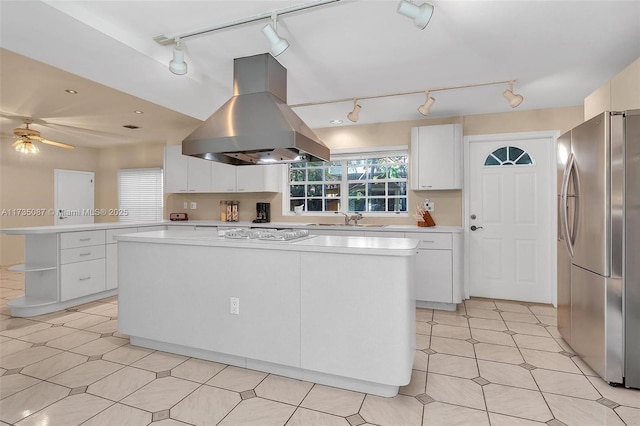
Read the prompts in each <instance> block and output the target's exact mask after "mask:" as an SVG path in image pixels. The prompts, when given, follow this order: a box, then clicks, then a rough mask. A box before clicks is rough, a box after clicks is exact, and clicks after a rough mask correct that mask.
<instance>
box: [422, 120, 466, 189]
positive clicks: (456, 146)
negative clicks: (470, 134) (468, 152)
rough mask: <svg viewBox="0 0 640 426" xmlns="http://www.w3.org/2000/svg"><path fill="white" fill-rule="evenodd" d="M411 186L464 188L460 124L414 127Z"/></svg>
mask: <svg viewBox="0 0 640 426" xmlns="http://www.w3.org/2000/svg"><path fill="white" fill-rule="evenodd" d="M411 188H412V189H413V190H435V189H460V188H462V127H461V126H460V125H459V124H444V125H440V126H422V127H414V128H413V129H411Z"/></svg>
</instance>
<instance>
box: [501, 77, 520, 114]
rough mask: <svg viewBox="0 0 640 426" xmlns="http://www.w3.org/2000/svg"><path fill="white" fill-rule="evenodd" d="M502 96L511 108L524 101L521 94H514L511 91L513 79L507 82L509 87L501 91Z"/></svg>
mask: <svg viewBox="0 0 640 426" xmlns="http://www.w3.org/2000/svg"><path fill="white" fill-rule="evenodd" d="M502 96H504V97H505V99H507V101H509V105H510V106H511V108H515V107H517V106H518V105H520V104H521V103H522V101H524V97H523V96H522V95H516V94H515V93H513V81H510V82H509V88H508V89H507V90H505V91H504V92H502Z"/></svg>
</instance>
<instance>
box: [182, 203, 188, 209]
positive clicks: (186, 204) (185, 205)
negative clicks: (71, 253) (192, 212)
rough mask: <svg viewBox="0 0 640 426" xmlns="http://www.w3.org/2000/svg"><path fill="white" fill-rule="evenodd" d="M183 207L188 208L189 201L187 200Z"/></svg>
mask: <svg viewBox="0 0 640 426" xmlns="http://www.w3.org/2000/svg"><path fill="white" fill-rule="evenodd" d="M183 208H185V209H188V208H189V205H188V203H187V202H186V201H185V202H184V206H183Z"/></svg>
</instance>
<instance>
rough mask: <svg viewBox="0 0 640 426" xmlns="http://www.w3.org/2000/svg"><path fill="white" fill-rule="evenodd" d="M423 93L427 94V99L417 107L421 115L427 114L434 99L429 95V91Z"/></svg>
mask: <svg viewBox="0 0 640 426" xmlns="http://www.w3.org/2000/svg"><path fill="white" fill-rule="evenodd" d="M425 94H426V95H427V100H426V101H425V103H424V104H422V105H420V106H419V107H418V112H419V113H420V114H422V115H429V113H430V112H431V111H430V109H431V105H433V103H434V102H435V101H436V100H435V99H434V98H432V97H431V96H429V91H427V92H425Z"/></svg>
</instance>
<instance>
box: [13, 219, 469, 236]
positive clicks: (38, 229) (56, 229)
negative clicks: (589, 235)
mask: <svg viewBox="0 0 640 426" xmlns="http://www.w3.org/2000/svg"><path fill="white" fill-rule="evenodd" d="M159 225H175V226H203V227H205V226H211V227H236V226H237V227H247V226H250V227H256V228H293V229H295V228H305V229H308V230H310V231H312V230H313V229H332V230H338V231H339V230H350V231H353V230H359V231H373V232H462V227H459V226H432V227H419V226H415V225H383V226H367V224H366V222H365V223H363V224H362V226H344V225H338V224H336V225H315V224H313V223H303V222H269V223H253V222H250V221H242V222H221V221H215V220H188V221H169V220H164V221H161V222H105V223H90V224H83V225H52V226H33V227H24V228H5V229H0V233H3V234H9V235H29V234H55V233H62V232H76V231H93V230H101V229H114V228H128V227H131V228H136V227H148V226H159Z"/></svg>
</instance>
